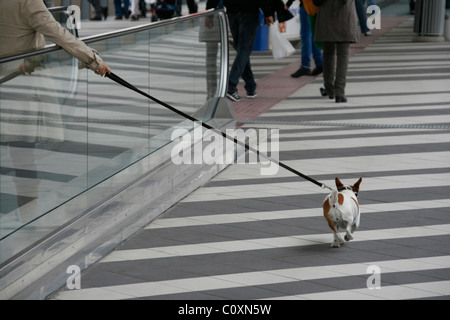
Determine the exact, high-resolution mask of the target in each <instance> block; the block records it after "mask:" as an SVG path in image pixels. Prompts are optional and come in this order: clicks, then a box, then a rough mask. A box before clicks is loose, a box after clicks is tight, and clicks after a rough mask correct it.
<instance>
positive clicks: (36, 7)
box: [24, 0, 103, 71]
mask: <svg viewBox="0 0 450 320" xmlns="http://www.w3.org/2000/svg"><path fill="white" fill-rule="evenodd" d="M24 10H25V16H26V17H27V19H26V21H27V22H28V24H29V25H30V27H32V28H33V29H34V30H36V32H38V33H40V34H42V35H43V36H44V37H45V38H46V39H47V40H49V41H51V42H53V43H55V44H57V45H59V46H61V47H62V48H63V49H64V50H65V51H66V52H67V53H69V54H70V55H72V56H74V57H76V58H77V59H78V60H80V61H81V62H83V65H84V67H87V68H89V69H91V70H94V71H95V70H97V69H98V68H99V67H100V66H101V65H102V64H103V61H102V59H101V58H100V56H99V55H98V53H97V52H96V51H95V50H93V49H91V48H89V47H88V46H87V45H86V44H85V43H84V42H83V41H81V40H79V39H78V38H77V37H75V36H74V35H72V34H71V33H70V32H69V31H68V30H67V29H65V28H63V27H62V26H61V25H60V24H59V22H57V21H56V20H55V19H54V18H53V16H52V14H51V13H50V12H49V11H48V10H47V8H46V7H45V5H44V3H43V1H36V0H31V1H26V7H24Z"/></svg>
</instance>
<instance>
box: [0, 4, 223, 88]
mask: <svg viewBox="0 0 450 320" xmlns="http://www.w3.org/2000/svg"><path fill="white" fill-rule="evenodd" d="M52 10H53V11H55V12H56V11H62V10H67V7H55V8H52ZM213 13H215V14H217V13H218V17H219V21H220V23H221V25H222V27H221V28H220V30H221V32H222V34H221V39H228V19H227V17H226V14H225V11H224V10H223V9H210V10H206V11H203V12H199V13H195V14H191V15H186V16H182V17H176V18H172V19H168V20H162V21H157V22H152V23H148V24H144V25H141V26H136V27H130V28H126V29H121V30H117V31H112V32H108V33H103V34H98V35H94V36H88V37H84V38H81V39H80V40H82V41H83V42H85V43H86V44H90V43H94V42H98V41H103V40H107V39H112V38H117V37H120V36H124V35H129V34H134V33H137V32H142V31H146V30H150V29H156V28H160V27H164V26H169V25H173V24H176V23H178V22H180V21H190V20H195V19H197V18H198V17H206V16H210V15H212V14H213ZM59 50H62V48H61V47H60V46H58V45H56V44H50V45H47V46H46V47H45V48H43V49H40V50H36V51H32V52H26V53H21V54H17V55H13V56H8V57H3V58H0V64H2V63H6V62H11V61H15V60H20V59H26V58H30V57H34V56H39V55H44V54H48V53H52V52H56V51H59ZM221 51H222V52H221V57H222V60H223V61H221V70H220V74H221V77H220V79H219V95H220V96H222V97H223V96H225V94H226V90H227V81H226V80H227V75H228V68H229V64H228V63H229V50H228V45H224V46H221Z"/></svg>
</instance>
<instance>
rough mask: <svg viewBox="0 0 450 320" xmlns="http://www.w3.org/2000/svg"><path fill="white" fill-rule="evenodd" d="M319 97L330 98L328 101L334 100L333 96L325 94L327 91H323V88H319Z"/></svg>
mask: <svg viewBox="0 0 450 320" xmlns="http://www.w3.org/2000/svg"><path fill="white" fill-rule="evenodd" d="M320 95H321V96H322V97H327V96H328V98H330V99H334V95H331V94H330V95H329V94H328V93H327V91H326V90H325V88H320Z"/></svg>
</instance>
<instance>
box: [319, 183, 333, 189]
mask: <svg viewBox="0 0 450 320" xmlns="http://www.w3.org/2000/svg"><path fill="white" fill-rule="evenodd" d="M322 189H329V190H331V191H333V190H334V189H333V188H332V187H330V186H327V185H326V184H325V183H322Z"/></svg>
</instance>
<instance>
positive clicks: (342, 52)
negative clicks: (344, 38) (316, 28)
mask: <svg viewBox="0 0 450 320" xmlns="http://www.w3.org/2000/svg"><path fill="white" fill-rule="evenodd" d="M349 48H350V43H349V42H327V41H324V42H323V80H324V84H325V91H326V92H327V93H328V95H329V96H331V97H333V96H337V97H344V96H345V85H346V83H347V69H348V59H349Z"/></svg>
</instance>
